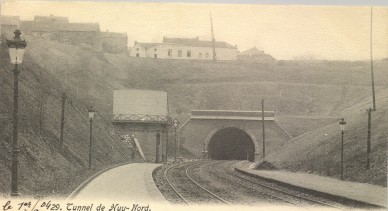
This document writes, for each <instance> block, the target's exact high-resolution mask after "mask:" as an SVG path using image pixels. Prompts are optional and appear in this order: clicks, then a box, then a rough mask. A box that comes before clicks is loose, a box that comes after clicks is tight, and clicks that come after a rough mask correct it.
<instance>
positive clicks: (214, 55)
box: [210, 12, 217, 62]
mask: <svg viewBox="0 0 388 211" xmlns="http://www.w3.org/2000/svg"><path fill="white" fill-rule="evenodd" d="M210 27H211V33H212V46H213V62H216V61H217V54H216V39H215V38H214V30H213V18H212V13H211V12H210Z"/></svg>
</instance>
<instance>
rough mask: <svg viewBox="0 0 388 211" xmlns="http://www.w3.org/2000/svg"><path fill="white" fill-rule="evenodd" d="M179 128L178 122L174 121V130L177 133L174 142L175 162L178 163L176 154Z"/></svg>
mask: <svg viewBox="0 0 388 211" xmlns="http://www.w3.org/2000/svg"><path fill="white" fill-rule="evenodd" d="M177 127H178V120H176V119H175V120H174V129H175V133H174V141H175V147H174V148H175V149H174V160H175V162H176V152H177Z"/></svg>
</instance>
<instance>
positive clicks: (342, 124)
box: [339, 118, 346, 180]
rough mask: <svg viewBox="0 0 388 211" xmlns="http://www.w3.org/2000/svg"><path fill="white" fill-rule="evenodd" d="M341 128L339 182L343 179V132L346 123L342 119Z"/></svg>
mask: <svg viewBox="0 0 388 211" xmlns="http://www.w3.org/2000/svg"><path fill="white" fill-rule="evenodd" d="M339 124H340V128H341V180H343V179H344V132H345V126H346V122H345V120H344V118H342V120H341V121H340V122H339Z"/></svg>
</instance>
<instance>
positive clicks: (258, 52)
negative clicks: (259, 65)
mask: <svg viewBox="0 0 388 211" xmlns="http://www.w3.org/2000/svg"><path fill="white" fill-rule="evenodd" d="M262 54H264V51H263V50H259V49H258V48H256V47H253V48H251V49H249V50H246V51H243V52H241V53H240V55H262Z"/></svg>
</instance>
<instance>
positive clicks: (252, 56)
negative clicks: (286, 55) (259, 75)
mask: <svg viewBox="0 0 388 211" xmlns="http://www.w3.org/2000/svg"><path fill="white" fill-rule="evenodd" d="M238 60H239V61H247V62H258V63H269V64H275V63H276V59H275V58H273V57H272V56H271V55H269V54H265V53H264V51H263V50H259V49H258V48H256V47H253V48H251V49H249V50H246V51H244V52H241V53H240V54H239V55H238Z"/></svg>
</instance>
